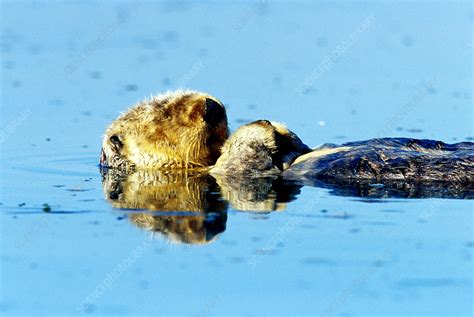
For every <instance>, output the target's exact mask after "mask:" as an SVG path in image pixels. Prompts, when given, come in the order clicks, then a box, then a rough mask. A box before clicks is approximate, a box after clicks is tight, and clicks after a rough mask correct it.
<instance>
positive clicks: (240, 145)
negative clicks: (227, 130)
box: [211, 120, 311, 175]
mask: <svg viewBox="0 0 474 317" xmlns="http://www.w3.org/2000/svg"><path fill="white" fill-rule="evenodd" d="M310 151H311V149H310V148H309V147H308V146H307V145H306V144H304V143H303V142H302V141H301V140H300V138H299V137H298V136H297V135H296V134H295V133H293V132H292V131H290V130H288V129H287V128H286V127H285V126H284V125H283V124H281V123H278V122H270V121H268V120H258V121H254V122H252V123H249V124H246V125H244V126H242V127H240V128H239V129H237V130H236V131H235V132H234V133H233V134H232V135H231V137H230V138H229V139H228V140H227V141H226V142H225V144H224V146H223V147H222V155H221V156H220V157H219V159H218V160H217V162H216V164H215V166H214V167H213V168H212V170H211V173H213V174H215V175H219V174H226V175H246V174H250V175H251V174H255V175H261V174H262V173H264V174H275V173H279V172H281V171H283V170H285V169H286V168H288V167H289V166H290V165H291V163H292V162H293V161H294V160H295V159H296V158H297V157H298V156H300V155H302V154H305V153H308V152H310Z"/></svg>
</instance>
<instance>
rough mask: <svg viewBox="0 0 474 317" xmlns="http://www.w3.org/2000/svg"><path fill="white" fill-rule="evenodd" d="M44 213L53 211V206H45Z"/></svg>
mask: <svg viewBox="0 0 474 317" xmlns="http://www.w3.org/2000/svg"><path fill="white" fill-rule="evenodd" d="M43 211H44V212H50V211H51V206H50V205H48V204H43Z"/></svg>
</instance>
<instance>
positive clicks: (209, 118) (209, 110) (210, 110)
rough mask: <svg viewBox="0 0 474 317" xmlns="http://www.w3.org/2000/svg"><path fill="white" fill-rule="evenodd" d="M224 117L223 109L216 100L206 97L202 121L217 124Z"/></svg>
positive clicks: (212, 124)
mask: <svg viewBox="0 0 474 317" xmlns="http://www.w3.org/2000/svg"><path fill="white" fill-rule="evenodd" d="M224 118H225V109H224V107H223V106H222V105H221V104H219V103H218V102H217V101H215V100H212V99H209V98H206V111H205V113H204V121H206V122H207V123H208V124H209V126H216V125H218V124H219V123H220V122H221V121H222V120H223V119H224Z"/></svg>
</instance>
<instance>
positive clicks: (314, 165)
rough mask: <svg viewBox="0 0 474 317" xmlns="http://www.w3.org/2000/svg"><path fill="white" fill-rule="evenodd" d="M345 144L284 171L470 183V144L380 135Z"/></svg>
mask: <svg viewBox="0 0 474 317" xmlns="http://www.w3.org/2000/svg"><path fill="white" fill-rule="evenodd" d="M338 147H348V148H349V149H348V150H345V151H340V152H336V153H332V154H328V155H324V156H320V157H314V158H308V159H307V160H304V161H302V162H299V163H297V164H294V165H292V166H291V168H290V169H289V170H287V171H286V172H285V176H286V177H289V178H295V177H297V178H299V177H305V178H316V179H320V180H325V179H326V180H328V179H333V180H337V181H348V180H375V181H384V180H391V181H408V182H434V181H435V182H439V181H440V182H450V183H453V184H455V186H465V185H467V184H471V183H473V182H474V143H472V142H462V143H456V144H446V143H444V142H441V141H433V140H417V139H409V138H382V139H371V140H367V141H359V142H349V143H344V144H342V145H340V146H336V145H333V144H327V145H323V147H322V148H335V149H337V148H338Z"/></svg>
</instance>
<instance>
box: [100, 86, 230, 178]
mask: <svg viewBox="0 0 474 317" xmlns="http://www.w3.org/2000/svg"><path fill="white" fill-rule="evenodd" d="M227 137H228V127H227V116H226V111H225V108H224V106H223V104H222V103H221V102H220V101H219V100H217V99H216V98H214V97H212V96H210V95H207V94H204V93H199V92H195V91H175V92H170V93H166V94H163V95H159V96H155V97H152V98H151V99H149V100H145V101H143V102H140V103H139V104H137V105H135V106H134V107H132V108H131V109H130V110H128V111H127V112H125V113H124V114H122V115H121V116H119V117H118V118H117V119H116V120H115V121H114V122H112V124H111V125H110V126H109V127H108V128H107V130H106V131H105V135H104V138H103V142H102V152H101V157H100V164H101V166H103V167H109V168H120V169H125V170H128V169H131V168H134V167H137V168H158V169H159V168H193V167H203V166H209V165H212V164H214V163H215V161H216V160H217V158H218V157H219V155H220V148H221V146H222V144H223V143H224V142H225V140H226V139H227Z"/></svg>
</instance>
